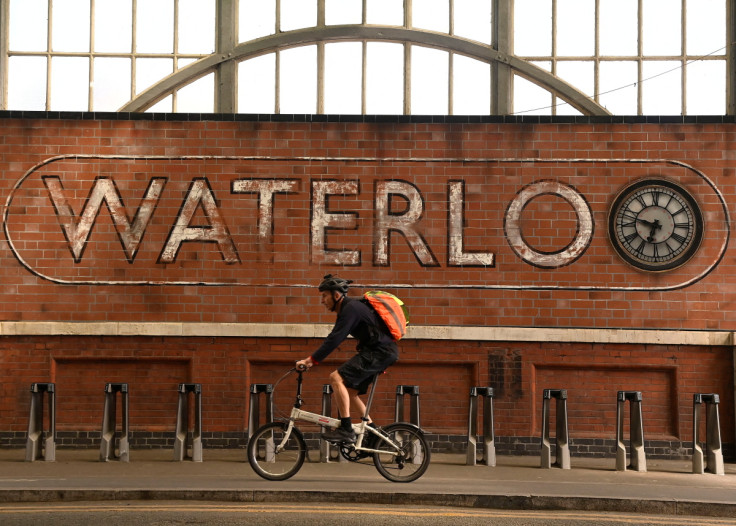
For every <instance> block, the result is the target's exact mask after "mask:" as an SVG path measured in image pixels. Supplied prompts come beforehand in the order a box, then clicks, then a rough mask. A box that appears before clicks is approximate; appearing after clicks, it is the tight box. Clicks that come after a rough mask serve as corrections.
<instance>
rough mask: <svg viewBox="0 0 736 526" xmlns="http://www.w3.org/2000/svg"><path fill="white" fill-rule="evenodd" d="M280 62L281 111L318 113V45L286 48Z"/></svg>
mask: <svg viewBox="0 0 736 526" xmlns="http://www.w3.org/2000/svg"><path fill="white" fill-rule="evenodd" d="M280 62H281V64H280V71H279V73H280V92H279V95H280V97H279V105H280V108H279V113H307V114H311V113H317V46H303V47H297V48H293V49H285V50H284V51H282V52H281V57H280Z"/></svg>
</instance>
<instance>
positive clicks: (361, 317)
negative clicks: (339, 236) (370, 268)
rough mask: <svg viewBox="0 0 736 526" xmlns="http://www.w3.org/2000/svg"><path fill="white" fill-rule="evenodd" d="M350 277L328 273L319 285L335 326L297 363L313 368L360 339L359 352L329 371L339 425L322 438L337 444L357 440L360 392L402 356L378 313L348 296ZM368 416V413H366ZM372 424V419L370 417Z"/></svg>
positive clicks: (363, 409)
mask: <svg viewBox="0 0 736 526" xmlns="http://www.w3.org/2000/svg"><path fill="white" fill-rule="evenodd" d="M350 283H352V281H351V280H345V279H342V278H339V277H337V276H332V275H331V274H328V275H326V276H325V277H324V279H323V280H322V282H321V283H320V284H319V292H320V297H321V302H322V305H324V306H325V307H326V308H327V309H328V310H330V311H332V312H334V313H336V314H337V319H336V321H335V326H334V327H333V328H332V331H331V332H330V334H329V335H328V336H327V338H325V340H324V341H323V342H322V345H320V347H319V348H318V349H317V350H316V351H315V352H314V353H312V355H311V356H309V357H307V358H305V359H303V360H299V361H298V362H297V366H304V367H312V366H313V365H317V364H318V363H320V362H322V361H324V359H325V358H327V356H329V355H330V353H332V351H334V350H335V349H337V347H338V346H339V345H340V344H341V343H342V342H343V341H345V339H346V338H347V337H348V335H351V336H353V337H354V338H355V339H356V340H358V345H357V348H356V350H357V354H356V355H355V356H353V357H352V358H350V359H349V360H348V361H347V362H345V363H344V364H343V365H341V366H340V367H339V368H338V369H337V370H335V371H333V372H332V373H331V374H330V382H331V384H332V389H333V393H334V394H335V398H336V402H337V409H338V411H339V412H340V427H338V428H337V429H335V430H333V431H330V432H327V433H324V434H323V435H322V438H324V439H325V440H327V441H330V442H336V443H353V442H355V432H354V431H353V426H352V419H351V416H350V414H351V409H352V411H353V412H354V413H356V414H358V415H363V414H365V404H364V403H363V401H362V400H361V399H360V396H359V395H362V394H365V393H366V392H367V391H368V386H369V385H370V384H371V381H372V380H373V377H374V376H375V375H376V374H377V373H380V372H383V371H384V370H385V369H386V368H387V367H389V366H390V365H391V364H393V363H394V362H395V361H396V360H397V359H398V358H399V349H398V347H397V346H396V342H395V341H394V340H393V338H392V337H391V335H390V334H389V333H388V330H387V329H386V328H385V325H384V324H383V323H382V322H381V320H380V319H379V318H378V315H377V314H376V312H375V311H374V310H373V309H372V308H371V307H370V306H368V305H366V304H365V303H364V302H362V301H360V300H358V299H355V298H349V297H348V296H347V293H348V288H349V286H350ZM366 418H370V417H368V415H366ZM369 423H370V420H369Z"/></svg>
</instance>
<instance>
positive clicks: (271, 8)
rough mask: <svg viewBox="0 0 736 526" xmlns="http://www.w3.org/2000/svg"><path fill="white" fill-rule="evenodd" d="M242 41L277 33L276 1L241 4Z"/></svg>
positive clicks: (239, 15) (257, 0) (262, 0)
mask: <svg viewBox="0 0 736 526" xmlns="http://www.w3.org/2000/svg"><path fill="white" fill-rule="evenodd" d="M238 20H239V25H238V28H239V31H240V41H241V42H248V41H249V40H253V39H255V38H260V37H265V36H267V35H273V34H274V33H275V32H276V0H256V1H250V2H240V9H239V11H238Z"/></svg>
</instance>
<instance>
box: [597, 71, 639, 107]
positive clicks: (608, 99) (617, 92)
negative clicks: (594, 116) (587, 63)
mask: <svg viewBox="0 0 736 526" xmlns="http://www.w3.org/2000/svg"><path fill="white" fill-rule="evenodd" d="M638 71H639V68H638V65H637V63H636V62H633V61H627V62H601V64H600V69H599V77H600V79H599V86H598V89H599V90H600V94H599V97H598V103H599V104H600V105H601V106H603V107H604V108H606V109H607V110H608V111H610V112H611V113H613V114H614V115H636V114H637V102H636V98H637V83H638Z"/></svg>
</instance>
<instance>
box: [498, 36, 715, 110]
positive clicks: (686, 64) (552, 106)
mask: <svg viewBox="0 0 736 526" xmlns="http://www.w3.org/2000/svg"><path fill="white" fill-rule="evenodd" d="M726 47H727V46H723V47H721V48H719V49H716V50H715V51H711V52H710V53H708V54H707V55H701V56H699V57H698V58H694V59H692V60H690V61H688V62H686V63H685V64H680V65H679V66H677V67H675V68H672V69H669V70H667V71H662V72H661V73H657V74H656V75H652V76H651V77H647V78H645V79H641V81H639V82H632V83H630V84H625V85H623V86H620V87H618V88H613V89H611V90H608V91H604V92H601V93H599V94H598V96H599V97H600V96H601V95H608V94H609V93H614V92H616V91H621V90H623V89H626V88H630V87H632V86H636V85H637V84H644V83H645V82H647V81H650V80H653V79H656V78H657V77H661V76H663V75H667V74H668V73H672V72H673V71H677V70H679V69H684V68H685V67H687V66H689V65H690V64H693V63H694V62H699V61H701V60H703V59H705V58H707V57H710V56H711V55H715V54H716V53H718V52H719V51H724V50H725V49H726ZM586 98H587V99H588V100H594V99H595V97H594V96H593V97H591V96H586ZM560 106H570V103H569V102H566V101H562V102H560V103H558V104H551V105H549V106H542V107H539V108H533V109H529V110H522V111H515V112H513V113H512V115H520V114H522V113H530V112H533V111H541V110H550V109H552V108H558V107H560Z"/></svg>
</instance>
